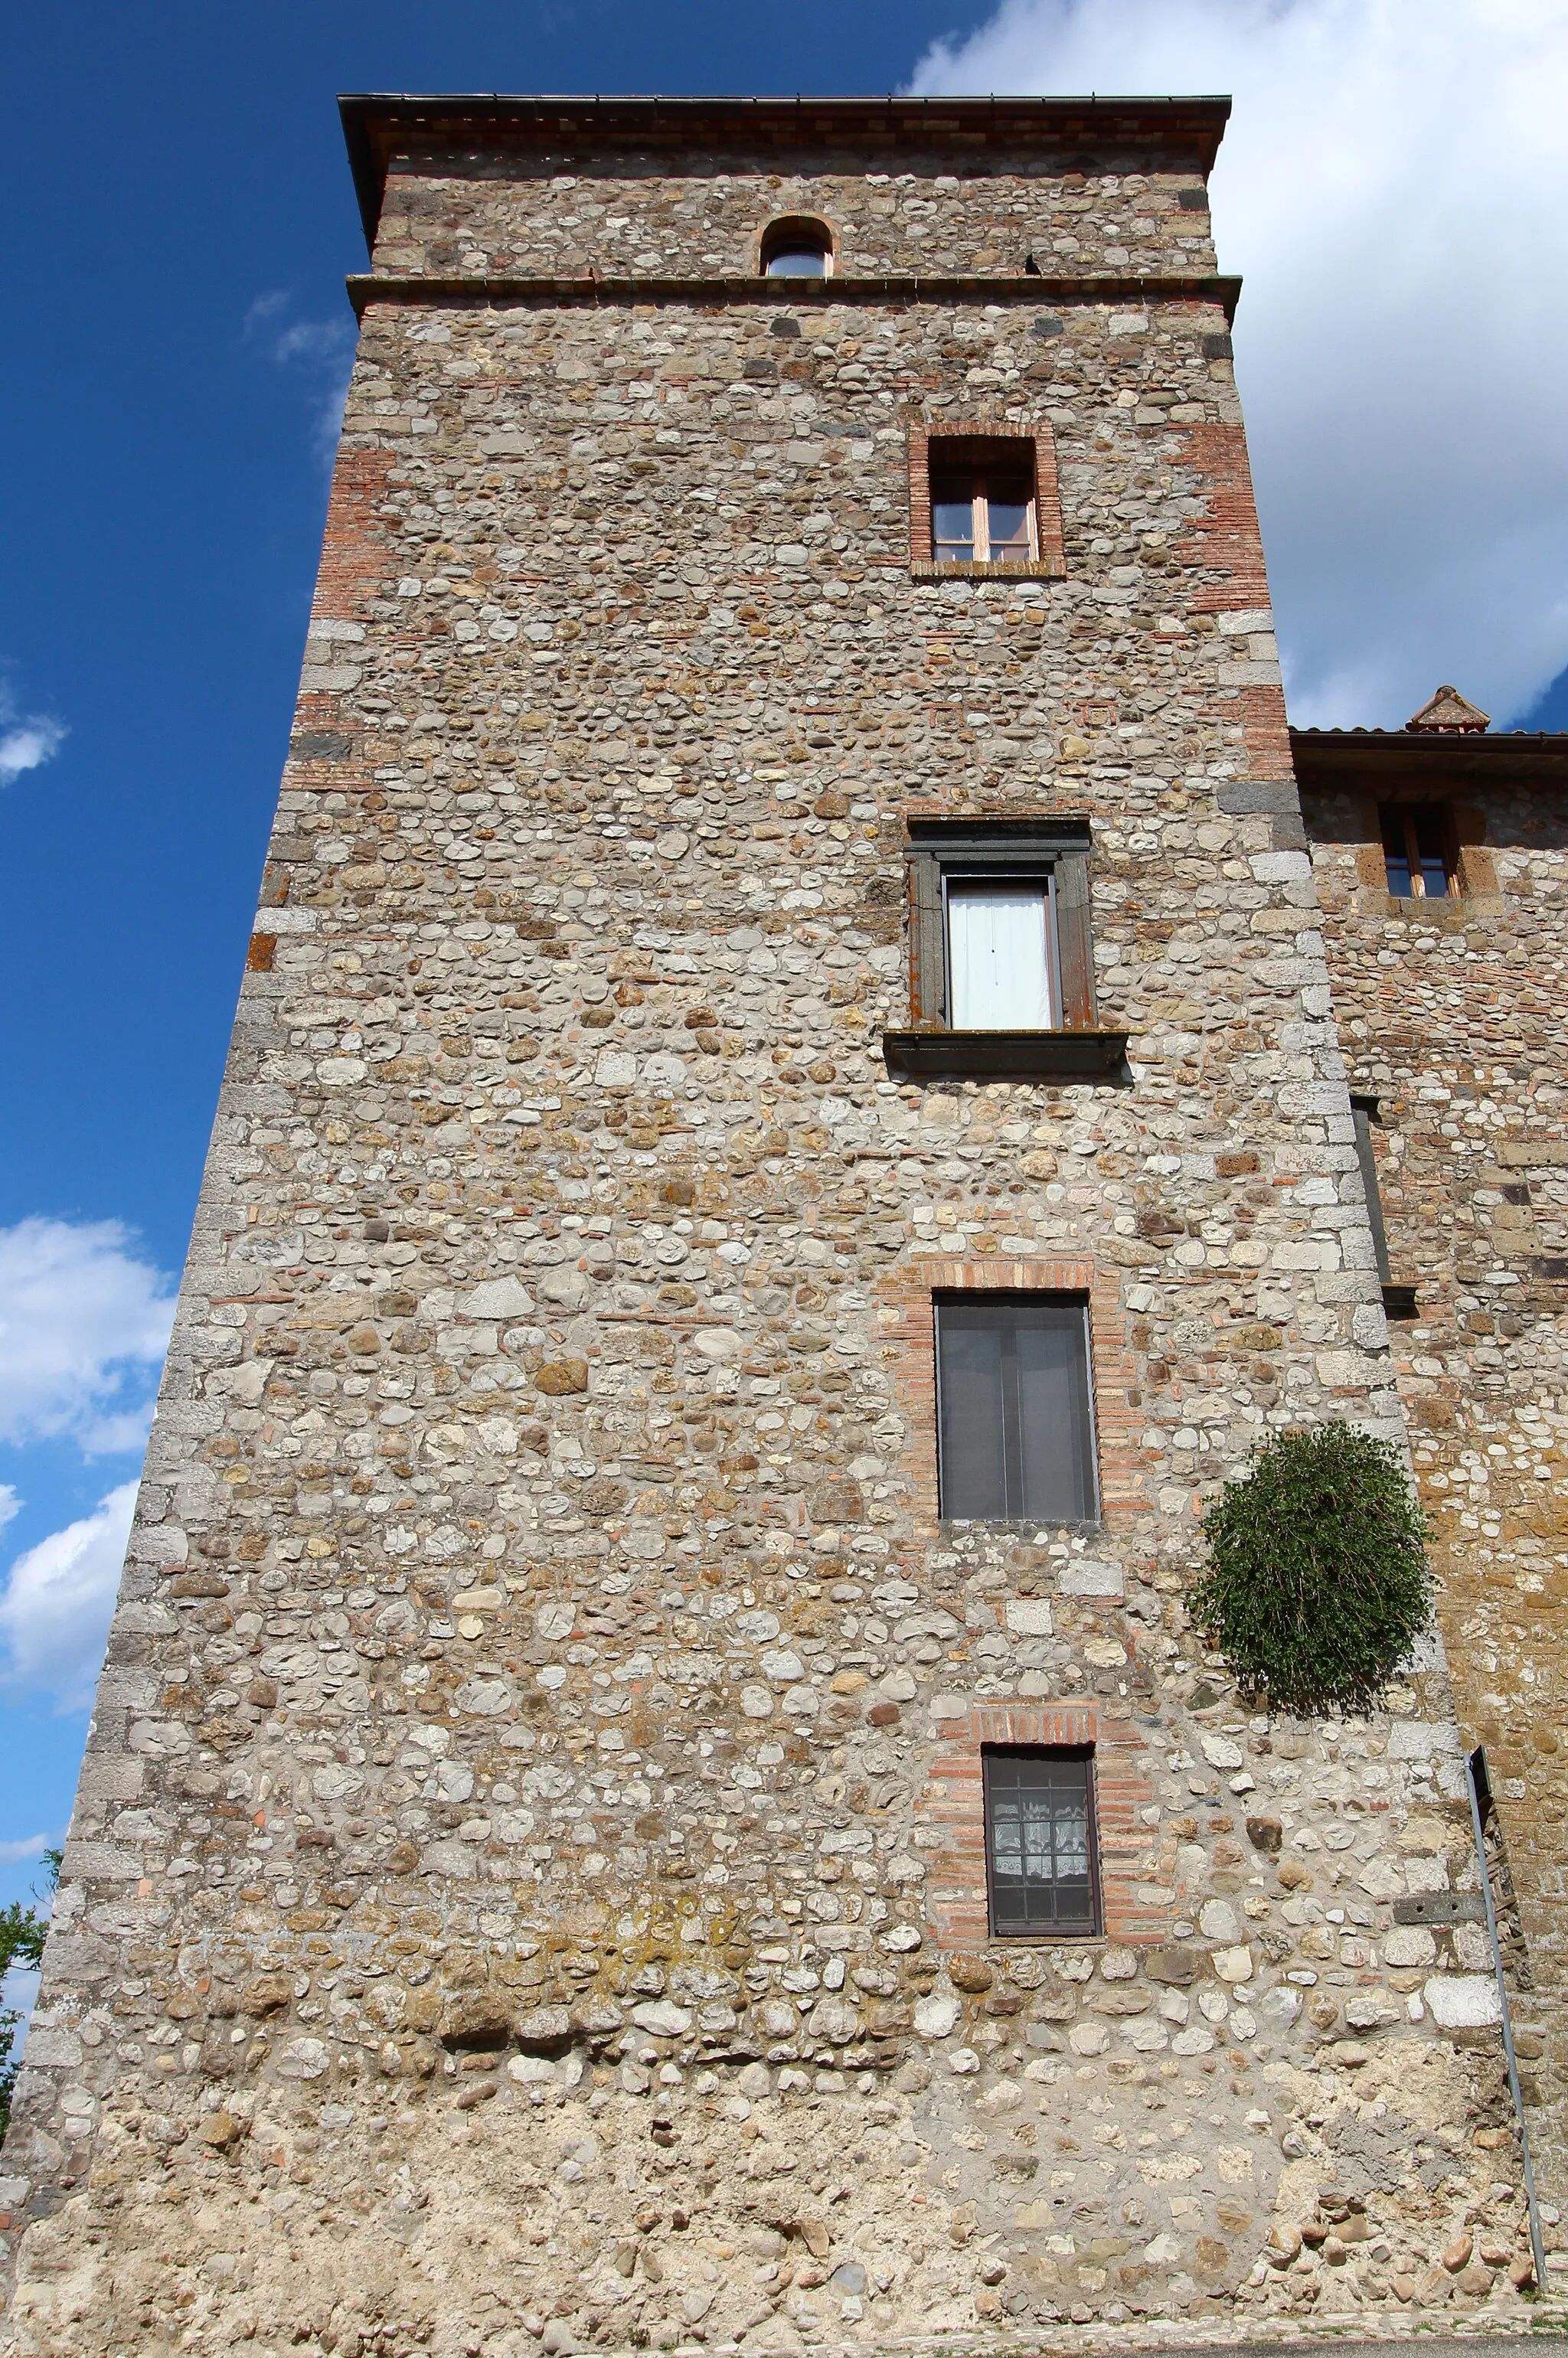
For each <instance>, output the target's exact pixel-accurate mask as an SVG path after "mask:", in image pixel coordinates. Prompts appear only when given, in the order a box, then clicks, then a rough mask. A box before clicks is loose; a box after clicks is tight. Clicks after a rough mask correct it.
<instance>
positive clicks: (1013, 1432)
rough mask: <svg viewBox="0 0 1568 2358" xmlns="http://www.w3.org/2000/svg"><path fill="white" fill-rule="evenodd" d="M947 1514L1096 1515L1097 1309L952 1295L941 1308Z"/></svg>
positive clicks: (939, 1369) (942, 1475) (1060, 1518)
mask: <svg viewBox="0 0 1568 2358" xmlns="http://www.w3.org/2000/svg"><path fill="white" fill-rule="evenodd" d="M936 1417H937V1433H938V1478H939V1484H940V1489H941V1512H942V1513H943V1514H944V1515H945V1516H947V1517H950V1518H952V1519H954V1520H983V1521H995V1520H1000V1519H1003V1518H1006V1517H1010V1516H1030V1517H1034V1518H1037V1519H1038V1520H1041V1521H1049V1522H1083V1521H1087V1520H1092V1519H1093V1518H1094V1517H1095V1516H1097V1515H1098V1512H1099V1503H1098V1493H1097V1487H1096V1482H1095V1455H1094V1420H1093V1412H1092V1406H1091V1401H1090V1395H1089V1335H1088V1304H1087V1303H1085V1302H1081V1301H1073V1300H1065V1301H1064V1300H1060V1299H1057V1300H1052V1299H1049V1298H1043V1297H1041V1296H1040V1295H1038V1294H1036V1295H1033V1296H1030V1295H1017V1294H1012V1295H1001V1296H998V1295H996V1294H990V1295H987V1296H977V1295H974V1294H948V1295H945V1296H943V1297H941V1298H940V1299H939V1300H938V1301H937V1303H936Z"/></svg>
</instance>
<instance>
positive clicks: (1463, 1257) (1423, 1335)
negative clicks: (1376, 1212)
mask: <svg viewBox="0 0 1568 2358" xmlns="http://www.w3.org/2000/svg"><path fill="white" fill-rule="evenodd" d="M1302 744H1303V752H1302V756H1301V766H1302V772H1303V780H1304V781H1305V782H1306V783H1305V784H1303V798H1304V803H1305V809H1306V815H1307V822H1308V828H1309V832H1310V834H1311V836H1312V838H1313V858H1314V868H1315V870H1316V872H1317V877H1318V885H1319V891H1320V892H1321V894H1322V897H1323V903H1324V910H1325V936H1326V939H1327V942H1328V947H1329V960H1330V968H1331V971H1332V974H1333V978H1334V987H1335V995H1336V1006H1337V1009H1338V1013H1339V1021H1340V1028H1341V1032H1342V1034H1343V1037H1344V1040H1345V1044H1346V1055H1347V1058H1348V1063H1349V1069H1350V1073H1351V1083H1352V1087H1355V1088H1357V1090H1359V1091H1364V1092H1366V1093H1367V1094H1368V1095H1369V1096H1375V1097H1376V1098H1377V1099H1378V1109H1379V1112H1378V1120H1377V1122H1376V1124H1375V1125H1374V1129H1373V1140H1374V1145H1375V1150H1376V1153H1377V1159H1378V1167H1379V1193H1380V1194H1381V1196H1382V1199H1383V1210H1384V1218H1385V1222H1386V1225H1387V1229H1388V1237H1389V1249H1390V1265H1391V1271H1392V1274H1393V1276H1394V1278H1395V1279H1396V1280H1403V1281H1405V1282H1414V1283H1415V1286H1416V1306H1417V1316H1416V1318H1415V1319H1414V1321H1413V1322H1411V1323H1410V1324H1404V1323H1400V1325H1396V1326H1395V1328H1394V1329H1393V1330H1392V1331H1393V1333H1394V1335H1395V1337H1396V1347H1395V1348H1396V1364H1397V1367H1398V1369H1399V1378H1400V1391H1401V1393H1402V1394H1403V1397H1404V1399H1405V1401H1406V1405H1407V1409H1408V1412H1409V1414H1410V1418H1411V1426H1412V1433H1413V1442H1414V1455H1415V1465H1416V1469H1417V1473H1418V1475H1419V1476H1420V1480H1421V1487H1422V1498H1423V1500H1424V1503H1425V1506H1426V1509H1427V1512H1428V1515H1429V1517H1430V1519H1431V1521H1432V1524H1433V1531H1434V1533H1435V1535H1436V1540H1437V1545H1436V1548H1435V1549H1434V1552H1433V1563H1434V1566H1435V1567H1436V1569H1437V1571H1438V1573H1439V1575H1440V1580H1441V1596H1442V1617H1443V1623H1444V1635H1445V1637H1446V1639H1447V1643H1448V1650H1449V1658H1450V1660H1451V1661H1452V1662H1453V1664H1454V1681H1455V1686H1456V1690H1457V1695H1458V1701H1459V1710H1460V1719H1461V1724H1462V1725H1463V1727H1464V1730H1465V1739H1466V1741H1467V1742H1470V1743H1476V1742H1483V1743H1485V1745H1486V1746H1487V1755H1488V1759H1489V1761H1490V1764H1491V1769H1492V1775H1493V1779H1494V1782H1495V1784H1496V1787H1497V1789H1498V1796H1499V1801H1500V1814H1501V1818H1502V1822H1503V1825H1504V1828H1505V1831H1506V1836H1507V1844H1508V1859H1509V1867H1510V1869H1511V1873H1512V1879H1513V1883H1514V1886H1515V1889H1516V1892H1517V1897H1518V1901H1519V1909H1520V1914H1521V1917H1522V1921H1523V1929H1524V1931H1525V1935H1526V1939H1527V1943H1528V1950H1529V1960H1530V1962H1529V1967H1528V1970H1527V1972H1526V1974H1525V1979H1524V1985H1523V1987H1522V1988H1521V1989H1520V1990H1519V1995H1518V1998H1517V2000H1516V2005H1517V2008H1518V2014H1517V2021H1518V2028H1519V2047H1520V2050H1521V2054H1522V2056H1523V2059H1524V2061H1525V2064H1526V2067H1527V2073H1528V2083H1527V2093H1528V2094H1529V2095H1530V2098H1531V2099H1532V2100H1533V2102H1534V2103H1535V2104H1538V2105H1539V2106H1540V2107H1541V2113H1540V2115H1538V2119H1537V2125H1536V2127H1535V2130H1534V2135H1535V2136H1536V2137H1537V2139H1538V2140H1539V2141H1540V2142H1541V2148H1542V2150H1541V2167H1542V2172H1543V2175H1544V2177H1545V2179H1546V2180H1547V2182H1548V2184H1549V2186H1550V2189H1551V2190H1552V2192H1553V2193H1554V2194H1555V2195H1556V2197H1557V2199H1558V2200H1559V2201H1562V2200H1563V2196H1564V2193H1565V2192H1568V2178H1565V2174H1564V2158H1565V2149H1564V2144H1563V2136H1564V2114H1565V2107H1568V2034H1565V2025H1564V2000H1565V1998H1568V1952H1565V1947H1564V1942H1563V1926H1562V1909H1563V1852H1564V1841H1565V1831H1564V1830H1565V1828H1568V1779H1565V1763H1564V1758H1563V1750H1562V1745H1563V1733H1562V1731H1563V1722H1564V1719H1565V1718H1568V1677H1565V1672H1564V1665H1565V1663H1568V1631H1565V1629H1564V1624H1563V1608H1564V1603H1565V1601H1568V1515H1565V1511H1564V1506H1563V1463H1564V1459H1563V1430H1564V1422H1565V1418H1568V1372H1565V1353H1568V1319H1565V1308H1568V1293H1565V1288H1564V1280H1565V1279H1568V1122H1565V1120H1564V1102H1565V1100H1564V1090H1563V1052H1562V1022H1561V1009H1562V1004H1563V988H1564V980H1565V977H1568V960H1565V957H1564V950H1563V905H1564V897H1565V894H1568V858H1565V856H1564V855H1565V851H1568V845H1565V843H1564V838H1563V817H1562V797H1561V785H1562V783H1563V781H1562V779H1561V777H1534V778H1532V777H1530V776H1528V775H1525V774H1521V773H1523V771H1524V769H1525V765H1526V763H1529V762H1531V761H1536V760H1539V757H1540V753H1541V750H1542V749H1541V748H1540V747H1539V746H1538V745H1536V744H1534V743H1529V744H1527V746H1526V748H1525V749H1524V752H1523V754H1522V758H1521V755H1520V753H1519V752H1516V751H1515V750H1514V748H1513V747H1511V746H1510V744H1509V741H1508V740H1507V739H1503V740H1500V741H1483V742H1482V743H1480V744H1478V745H1477V744H1476V743H1475V742H1474V741H1468V740H1462V741H1459V742H1458V743H1457V744H1456V745H1454V747H1453V748H1452V749H1451V751H1450V752H1448V753H1447V754H1446V755H1444V753H1443V752H1440V751H1439V749H1437V748H1425V747H1423V748H1422V754H1423V757H1424V758H1423V760H1422V764H1421V772H1422V776H1423V778H1424V780H1425V783H1424V784H1422V788H1421V790H1420V791H1421V793H1422V798H1425V797H1426V796H1427V795H1432V796H1433V797H1434V798H1436V799H1439V800H1443V801H1445V802H1447V803H1448V804H1449V806H1451V807H1453V808H1454V812H1455V817H1456V821H1457V827H1458V832H1459V834H1460V836H1461V838H1464V840H1463V841H1462V845H1461V849H1460V852H1459V876H1458V882H1459V886H1460V894H1459V897H1458V898H1457V899H1455V900H1452V901H1430V902H1424V903H1423V902H1419V901H1409V900H1405V901H1397V900H1393V899H1391V898H1390V895H1389V892H1388V891H1387V879H1386V875H1385V871H1384V866H1383V855H1382V848H1381V840H1380V835H1379V828H1378V825H1377V819H1376V801H1377V799H1378V797H1379V791H1381V793H1382V796H1383V798H1384V799H1388V800H1398V799H1400V798H1402V797H1404V796H1406V795H1408V794H1409V793H1410V791H1411V789H1410V787H1409V785H1408V784H1397V785H1389V786H1386V787H1384V788H1382V789H1381V790H1380V789H1379V784H1378V779H1379V773H1386V772H1387V770H1388V766H1389V762H1390V756H1392V758H1394V759H1395V760H1397V759H1398V758H1399V753H1400V749H1399V748H1398V747H1397V746H1395V747H1390V746H1387V745H1380V744H1379V743H1378V742H1377V741H1373V742H1372V743H1371V744H1369V745H1368V746H1367V747H1366V748H1365V766H1364V770H1363V774H1362V777H1361V778H1360V780H1359V781H1357V784H1358V786H1359V788H1360V791H1356V790H1353V787H1352V786H1351V784H1347V783H1339V781H1340V779H1342V778H1343V774H1344V772H1345V769H1346V754H1347V753H1348V754H1350V755H1351V756H1352V757H1353V756H1354V752H1355V749H1354V746H1353V744H1352V745H1346V744H1345V743H1344V742H1343V741H1341V742H1339V743H1335V742H1334V741H1330V742H1329V745H1328V747H1327V748H1326V749H1325V748H1322V747H1320V746H1317V745H1314V741H1313V740H1312V739H1311V738H1310V737H1307V738H1303V741H1302ZM1325 753H1326V756H1327V757H1329V758H1332V759H1333V762H1334V764H1335V771H1336V777H1335V779H1333V780H1331V779H1329V778H1327V777H1324V776H1321V775H1320V770H1321V765H1322V763H1324V761H1325ZM1450 768H1451V769H1452V771H1453V773H1454V774H1453V775H1452V776H1449V775H1447V774H1445V773H1446V771H1447V770H1449V769H1450ZM1553 785H1555V786H1556V787H1557V789H1558V790H1557V791H1556V792H1555V793H1554V792H1552V787H1553Z"/></svg>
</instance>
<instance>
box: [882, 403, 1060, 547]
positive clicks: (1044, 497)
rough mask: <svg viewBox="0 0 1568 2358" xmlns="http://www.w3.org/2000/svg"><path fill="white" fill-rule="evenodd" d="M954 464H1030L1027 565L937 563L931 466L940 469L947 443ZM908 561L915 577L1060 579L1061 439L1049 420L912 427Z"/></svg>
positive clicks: (910, 435) (980, 467)
mask: <svg viewBox="0 0 1568 2358" xmlns="http://www.w3.org/2000/svg"><path fill="white" fill-rule="evenodd" d="M945 445H946V446H948V447H949V448H950V449H951V451H952V461H951V463H952V464H953V465H954V466H955V467H958V466H964V465H972V466H973V467H975V468H976V469H977V470H979V469H983V468H984V467H985V466H986V465H988V464H991V465H997V464H1007V463H1008V462H1009V461H1010V460H1011V463H1013V464H1015V465H1020V466H1022V467H1026V468H1028V470H1029V471H1030V474H1031V477H1032V480H1033V520H1032V526H1031V532H1032V538H1033V557H1031V559H1030V561H1029V563H1028V564H1026V565H1025V564H1020V563H1018V562H1016V561H1015V560H1012V559H1007V560H1004V561H1003V562H1001V563H1000V564H993V563H991V562H989V560H988V561H987V562H985V563H983V564H981V563H978V562H977V563H975V564H972V565H970V564H963V563H957V564H946V565H938V564H937V563H936V561H935V550H934V546H933V542H932V535H931V471H932V467H933V465H934V464H935V467H936V468H937V471H938V472H940V471H941V469H942V466H943V463H944V460H943V449H944V446H945ZM909 564H910V572H911V574H912V575H913V576H914V579H916V580H943V581H947V580H958V579H962V580H966V581H973V580H981V581H983V580H986V579H1000V580H1013V581H1018V580H1040V581H1054V580H1059V579H1061V578H1062V577H1063V575H1064V574H1065V572H1066V569H1067V561H1066V552H1065V547H1064V545H1063V539H1062V500H1061V492H1060V489H1059V486H1058V482H1057V473H1056V438H1055V436H1054V433H1053V432H1052V430H1051V427H1050V426H1049V424H1044V423H1043V424H1040V425H1034V426H1019V425H1015V424H1001V425H990V424H987V423H984V422H977V423H973V424H968V425H964V426H961V427H960V426H956V425H946V424H944V425H943V426H941V427H932V426H927V425H915V426H912V427H910V429H909Z"/></svg>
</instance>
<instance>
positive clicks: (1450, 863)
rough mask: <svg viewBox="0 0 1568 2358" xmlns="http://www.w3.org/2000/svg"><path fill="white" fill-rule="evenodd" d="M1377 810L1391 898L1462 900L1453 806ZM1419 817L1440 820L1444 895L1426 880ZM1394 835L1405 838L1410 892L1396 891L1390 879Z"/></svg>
mask: <svg viewBox="0 0 1568 2358" xmlns="http://www.w3.org/2000/svg"><path fill="white" fill-rule="evenodd" d="M1376 808H1377V817H1378V843H1379V849H1381V851H1382V854H1383V876H1384V881H1385V883H1386V884H1387V886H1388V891H1389V894H1390V898H1391V899H1393V900H1396V901H1435V900H1437V899H1439V898H1440V897H1441V898H1442V899H1444V900H1445V901H1456V900H1458V899H1460V898H1461V892H1460V882H1461V880H1460V872H1459V868H1460V862H1459V843H1458V838H1457V835H1456V832H1455V828H1454V809H1453V806H1452V804H1449V803H1445V802H1422V801H1420V800H1417V801H1414V802H1391V803H1379V804H1378V805H1377V806H1376ZM1418 814H1421V815H1423V816H1424V815H1431V816H1432V817H1434V818H1435V819H1436V821H1437V831H1438V836H1439V838H1440V841H1441V844H1442V853H1443V871H1444V882H1445V883H1446V885H1447V888H1448V889H1447V891H1446V892H1444V893H1443V894H1442V895H1439V894H1437V893H1435V892H1428V891H1427V889H1426V882H1425V880H1424V878H1423V877H1422V872H1421V847H1420V845H1419V843H1418V842H1417V839H1416V818H1417V816H1418ZM1390 833H1398V834H1400V835H1402V836H1403V838H1404V846H1405V859H1406V860H1407V862H1408V864H1409V867H1410V876H1411V889H1410V891H1409V892H1395V891H1394V887H1393V883H1392V881H1391V880H1390V877H1389V872H1388V853H1389V836H1390Z"/></svg>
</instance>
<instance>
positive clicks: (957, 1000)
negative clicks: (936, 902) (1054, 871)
mask: <svg viewBox="0 0 1568 2358" xmlns="http://www.w3.org/2000/svg"><path fill="white" fill-rule="evenodd" d="M944 884H945V890H946V914H947V997H948V1019H947V1020H948V1022H950V1024H951V1025H952V1027H953V1029H954V1030H955V1031H957V1032H1048V1031H1050V1030H1051V1029H1052V1028H1053V1027H1054V1025H1055V1024H1056V1023H1057V1022H1059V1021H1060V1016H1059V1013H1058V1007H1057V991H1056V987H1055V959H1054V950H1053V942H1052V925H1051V880H1050V878H1049V877H1048V876H1037V877H1028V878H1020V877H1014V876H1008V875H991V876H952V875H949V876H947V877H946V878H945V879H944Z"/></svg>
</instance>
